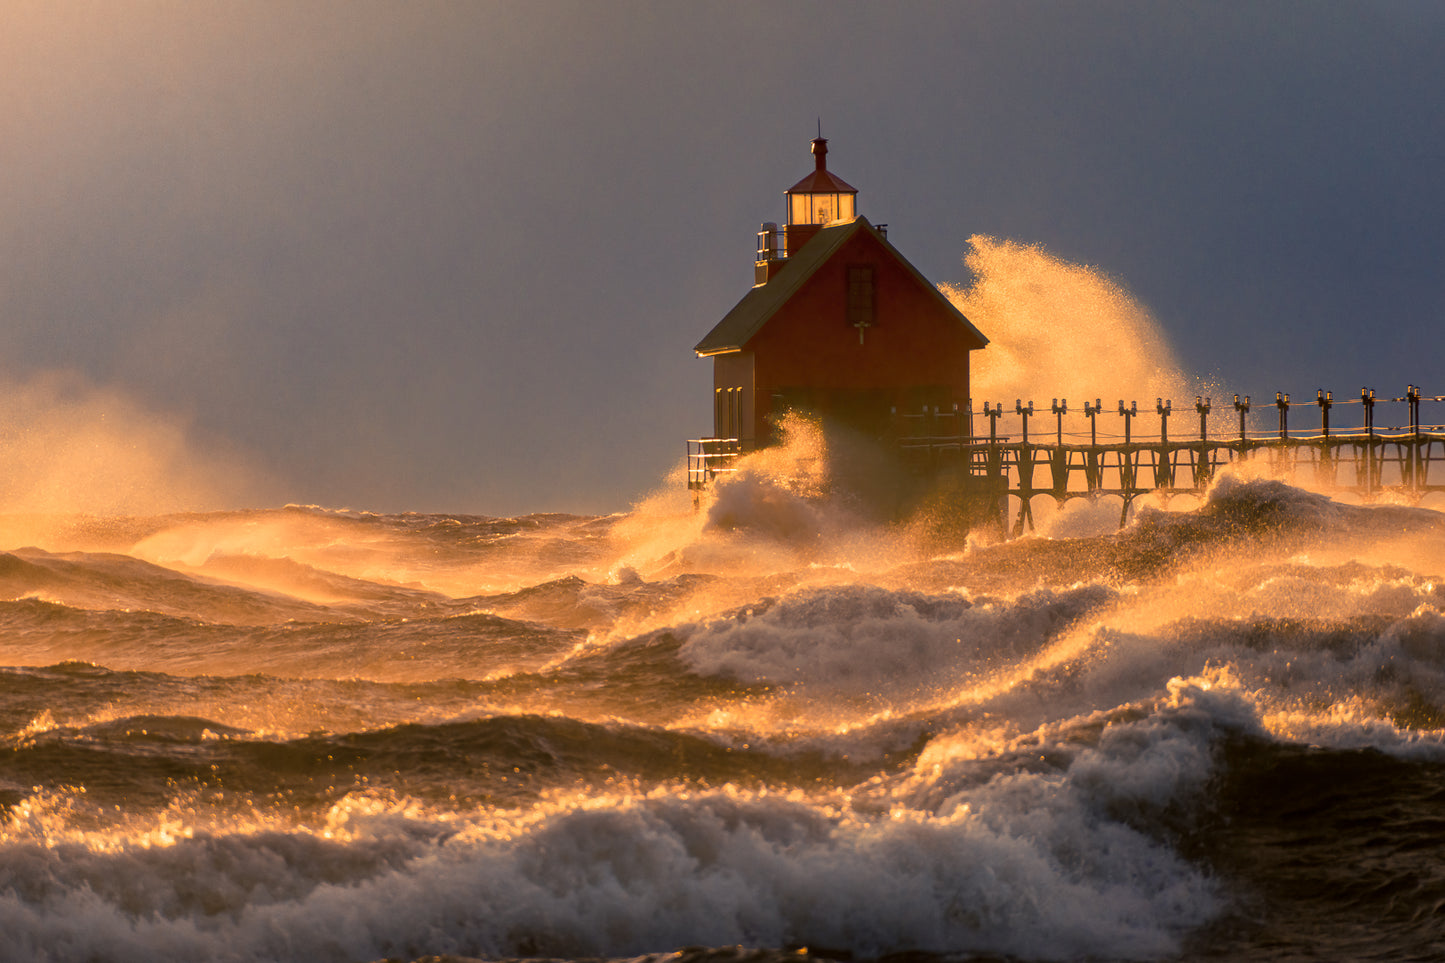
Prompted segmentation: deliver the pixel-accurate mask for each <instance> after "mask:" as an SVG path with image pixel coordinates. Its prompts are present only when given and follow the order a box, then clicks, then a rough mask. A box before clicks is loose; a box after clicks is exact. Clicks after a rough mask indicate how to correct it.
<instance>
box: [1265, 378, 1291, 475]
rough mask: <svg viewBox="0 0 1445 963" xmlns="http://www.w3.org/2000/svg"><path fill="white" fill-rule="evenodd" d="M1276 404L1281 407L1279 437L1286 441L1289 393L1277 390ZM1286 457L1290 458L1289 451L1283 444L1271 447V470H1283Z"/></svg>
mask: <svg viewBox="0 0 1445 963" xmlns="http://www.w3.org/2000/svg"><path fill="white" fill-rule="evenodd" d="M1274 406H1275V407H1276V408H1278V409H1279V439H1280V441H1286V440H1288V439H1289V395H1287V394H1281V393H1280V392H1278V391H1276V392H1275V393H1274ZM1286 458H1288V451H1287V449H1286V448H1285V447H1284V446H1283V445H1281V446H1280V447H1278V448H1271V449H1270V458H1269V464H1270V470H1271V471H1273V472H1275V473H1276V474H1278V473H1280V472H1281V471H1283V470H1284V468H1285V464H1286Z"/></svg>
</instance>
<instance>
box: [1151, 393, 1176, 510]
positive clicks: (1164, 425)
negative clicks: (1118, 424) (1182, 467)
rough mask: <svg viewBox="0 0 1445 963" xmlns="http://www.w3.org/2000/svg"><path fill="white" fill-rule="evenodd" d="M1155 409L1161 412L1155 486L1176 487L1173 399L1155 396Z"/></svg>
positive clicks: (1155, 463) (1155, 465) (1155, 462)
mask: <svg viewBox="0 0 1445 963" xmlns="http://www.w3.org/2000/svg"><path fill="white" fill-rule="evenodd" d="M1154 410H1155V411H1157V412H1158V413H1159V457H1158V458H1157V459H1156V460H1155V461H1154V487H1155V488H1156V489H1157V488H1163V489H1169V488H1173V487H1174V452H1173V451H1171V450H1170V448H1169V414H1170V412H1172V411H1173V410H1174V401H1173V400H1172V399H1168V400H1166V399H1164V398H1155V399H1154Z"/></svg>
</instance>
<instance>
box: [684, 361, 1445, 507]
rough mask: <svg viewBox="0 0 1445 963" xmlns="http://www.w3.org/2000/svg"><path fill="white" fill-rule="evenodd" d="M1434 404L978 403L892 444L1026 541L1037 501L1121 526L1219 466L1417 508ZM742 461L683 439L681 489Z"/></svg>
mask: <svg viewBox="0 0 1445 963" xmlns="http://www.w3.org/2000/svg"><path fill="white" fill-rule="evenodd" d="M1441 402H1445V396H1442V395H1433V396H1427V395H1423V394H1422V393H1421V391H1420V389H1419V388H1418V387H1416V386H1414V385H1410V386H1408V387H1407V388H1406V390H1405V393H1404V395H1403V396H1401V397H1376V395H1375V392H1374V390H1373V389H1362V390H1361V392H1360V396H1359V397H1358V398H1347V399H1337V398H1335V397H1334V396H1333V393H1332V392H1329V391H1325V390H1323V389H1321V390H1319V391H1318V392H1317V394H1316V396H1315V397H1314V398H1313V399H1310V400H1309V401H1305V402H1297V401H1292V400H1291V399H1290V397H1289V395H1287V394H1284V393H1276V394H1275V397H1274V399H1273V400H1272V401H1266V402H1264V403H1262V404H1261V403H1258V402H1254V401H1252V400H1251V399H1250V397H1249V396H1248V395H1246V396H1244V397H1242V398H1241V397H1240V396H1239V395H1235V396H1234V397H1233V401H1232V403H1231V402H1225V403H1223V404H1220V405H1215V404H1214V403H1213V401H1212V400H1211V399H1209V398H1204V397H1198V398H1195V400H1194V403H1193V405H1192V406H1191V407H1189V408H1185V407H1182V406H1181V408H1180V409H1178V410H1176V409H1175V408H1174V406H1173V402H1172V401H1171V400H1167V399H1163V398H1159V399H1156V400H1155V404H1154V406H1153V410H1152V411H1151V410H1149V409H1148V408H1145V409H1140V408H1139V405H1138V403H1137V402H1134V401H1131V402H1130V403H1129V404H1128V405H1126V404H1125V403H1124V402H1123V401H1122V400H1121V401H1119V402H1118V404H1117V406H1113V407H1105V406H1104V404H1103V403H1102V401H1100V400H1098V399H1096V400H1094V401H1092V402H1085V403H1084V405H1083V407H1082V408H1081V409H1080V408H1071V407H1070V405H1069V402H1068V400H1067V399H1057V398H1056V399H1053V400H1052V401H1051V403H1050V405H1049V407H1048V408H1043V407H1035V404H1034V402H1033V401H1029V402H1028V403H1027V404H1025V403H1024V402H1023V401H1022V400H1021V399H1017V400H1015V401H1014V403H1013V406H1012V408H1011V409H1007V408H1005V406H1004V404H1003V403H1002V402H990V401H985V402H984V403H983V405H982V407H981V409H979V410H978V411H973V410H971V409H972V405H971V404H970V406H969V408H970V410H969V411H967V412H964V413H959V412H955V411H947V412H945V411H939V410H937V409H933V410H929V409H924V410H923V411H920V412H901V413H900V412H897V411H895V412H894V413H893V416H894V417H893V425H894V427H893V430H892V431H891V432H890V434H891V436H892V437H891V438H890V439H888V442H889V444H890V445H896V446H897V448H898V450H899V452H900V455H901V457H902V459H903V462H904V464H905V465H906V466H907V467H908V468H909V469H910V471H912V472H914V473H915V474H918V475H922V476H933V477H940V478H946V477H950V476H952V477H955V478H959V479H960V480H961V482H962V484H963V485H964V487H965V488H966V489H968V490H969V491H970V492H971V493H977V494H978V495H979V496H981V497H983V498H985V499H988V500H991V501H992V503H993V512H996V515H995V517H998V518H1000V519H1001V520H1002V521H1004V523H1005V524H1006V525H1008V527H1009V528H1010V530H1011V531H1013V532H1014V533H1021V532H1024V531H1031V530H1032V529H1033V524H1034V519H1033V507H1032V506H1033V501H1034V499H1035V498H1037V497H1041V496H1042V497H1048V498H1052V499H1053V500H1054V502H1055V503H1056V504H1057V505H1058V506H1060V507H1062V506H1063V505H1064V504H1065V503H1066V502H1068V501H1069V500H1071V499H1075V498H1093V499H1097V498H1102V497H1107V496H1114V497H1117V498H1119V499H1120V500H1121V502H1122V505H1121V509H1120V516H1119V517H1120V524H1121V525H1122V524H1123V523H1124V522H1125V521H1126V520H1127V518H1128V514H1129V509H1130V506H1131V505H1132V503H1133V501H1134V500H1135V499H1136V498H1138V497H1139V496H1141V495H1148V494H1158V495H1162V496H1163V497H1164V498H1166V499H1168V498H1169V497H1172V496H1175V495H1201V494H1202V493H1203V492H1204V491H1205V490H1206V489H1207V488H1208V486H1209V484H1210V481H1211V480H1212V479H1213V477H1214V475H1215V474H1216V473H1217V472H1218V471H1219V470H1220V469H1221V468H1223V467H1225V466H1228V465H1230V464H1233V463H1235V462H1239V461H1242V460H1245V459H1260V458H1263V459H1266V460H1267V467H1268V470H1269V471H1270V472H1271V473H1273V474H1277V475H1279V476H1281V477H1292V478H1296V479H1298V480H1300V481H1301V482H1302V483H1305V484H1309V485H1311V486H1312V487H1316V488H1320V489H1324V490H1333V491H1341V492H1352V493H1354V494H1355V495H1356V496H1358V497H1359V498H1360V499H1361V500H1362V501H1365V502H1372V501H1376V500H1378V499H1380V498H1381V497H1382V496H1388V497H1391V498H1393V499H1403V500H1406V501H1409V502H1412V503H1414V502H1418V501H1419V500H1420V499H1421V498H1423V497H1425V496H1426V495H1428V494H1431V493H1435V492H1445V423H1441V419H1440V416H1439V412H1440V409H1438V408H1437V409H1434V412H1433V413H1435V415H1436V417H1435V418H1434V419H1432V422H1431V423H1426V422H1424V421H1422V417H1421V412H1422V407H1423V406H1425V405H1432V404H1439V403H1441ZM1270 409H1274V410H1273V411H1272V412H1271V411H1270ZM1377 409H1378V411H1377ZM1291 413H1293V414H1294V415H1295V427H1294V428H1291V426H1290V415H1291ZM960 414H962V415H963V416H964V417H963V418H961V417H960ZM1377 415H1379V416H1381V417H1378V418H1377ZM1211 417H1213V419H1214V421H1213V423H1211ZM965 418H966V420H965ZM1140 419H1143V420H1142V421H1141V420H1140ZM1171 419H1173V422H1172V423H1171ZM1276 420H1277V423H1276V424H1271V425H1270V426H1269V427H1266V428H1261V427H1260V424H1259V423H1260V422H1261V421H1269V422H1275V421H1276ZM961 422H962V423H961ZM1001 422H1002V424H1001ZM1181 422H1182V423H1181ZM1304 422H1309V424H1308V425H1307V426H1306V425H1305V424H1304ZM985 431H986V433H985ZM1005 431H1007V432H1011V434H1005V433H1004V432H1005ZM741 453H742V452H741V449H740V447H739V446H738V444H737V442H736V440H734V439H724V438H708V439H696V440H693V441H690V442H689V443H688V487H689V488H693V489H701V488H706V487H708V485H709V483H710V482H711V481H713V480H714V479H715V478H716V477H717V476H718V475H720V474H724V473H728V472H731V471H732V470H734V462H735V461H736V459H737V458H738V457H739V455H740V454H741ZM969 497H973V496H972V495H970V496H969ZM993 512H991V514H992V513H993ZM1009 519H1011V520H1012V521H1011V522H1009Z"/></svg>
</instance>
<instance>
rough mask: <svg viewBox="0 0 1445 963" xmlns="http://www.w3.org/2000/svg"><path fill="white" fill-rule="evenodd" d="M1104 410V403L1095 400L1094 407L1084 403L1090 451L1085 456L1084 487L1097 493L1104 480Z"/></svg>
mask: <svg viewBox="0 0 1445 963" xmlns="http://www.w3.org/2000/svg"><path fill="white" fill-rule="evenodd" d="M1103 410H1104V403H1103V402H1102V401H1101V400H1100V399H1098V398H1095V399H1094V403H1093V405H1090V404H1089V403H1088V402H1087V401H1086V402H1084V414H1085V415H1088V417H1089V451H1088V453H1087V454H1086V455H1085V456H1084V485H1085V487H1086V488H1088V490H1089V491H1091V492H1096V491H1098V490H1099V489H1100V488H1102V487H1104V486H1103V479H1102V478H1101V477H1100V475H1101V473H1100V471H1099V412H1101V411H1103Z"/></svg>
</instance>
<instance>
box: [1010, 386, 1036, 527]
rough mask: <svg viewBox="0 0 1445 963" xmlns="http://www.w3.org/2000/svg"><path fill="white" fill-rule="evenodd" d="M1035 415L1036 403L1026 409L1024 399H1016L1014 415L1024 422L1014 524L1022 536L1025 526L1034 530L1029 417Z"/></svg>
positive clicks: (1030, 404)
mask: <svg viewBox="0 0 1445 963" xmlns="http://www.w3.org/2000/svg"><path fill="white" fill-rule="evenodd" d="M1033 413H1034V403H1033V402H1032V401H1030V402H1029V406H1028V407H1027V408H1025V407H1024V403H1023V399H1021V398H1015V399H1014V414H1016V415H1018V416H1019V418H1021V419H1022V420H1023V439H1022V441H1021V442H1020V443H1019V448H1018V470H1019V502H1020V504H1019V517H1018V521H1017V522H1015V523H1014V531H1015V532H1016V533H1019V534H1022V533H1023V530H1024V524H1025V523H1027V524H1028V527H1029V531H1033V529H1034V511H1033V501H1032V500H1033V495H1034V452H1033V446H1031V445H1030V444H1029V416H1030V415H1032V414H1033Z"/></svg>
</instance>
